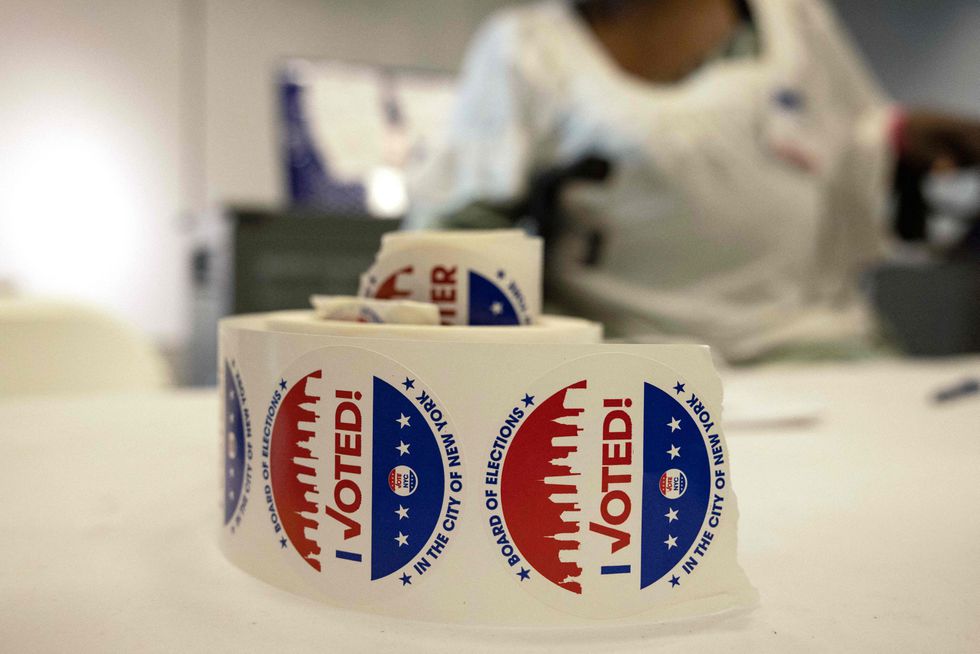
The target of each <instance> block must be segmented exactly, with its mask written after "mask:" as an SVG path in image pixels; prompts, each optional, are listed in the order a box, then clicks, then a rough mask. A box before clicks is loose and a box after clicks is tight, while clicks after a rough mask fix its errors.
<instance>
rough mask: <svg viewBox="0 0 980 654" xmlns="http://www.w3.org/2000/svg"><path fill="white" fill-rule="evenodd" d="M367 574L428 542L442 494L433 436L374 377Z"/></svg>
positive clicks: (408, 404) (404, 560)
mask: <svg viewBox="0 0 980 654" xmlns="http://www.w3.org/2000/svg"><path fill="white" fill-rule="evenodd" d="M373 411H374V413H373V424H374V427H373V429H374V439H373V444H372V447H373V449H374V452H373V454H372V466H373V474H372V477H373V480H372V482H371V485H372V488H371V491H372V494H371V497H372V498H373V500H372V501H373V504H372V508H371V511H372V515H371V579H372V580H374V579H381V578H382V577H387V576H388V575H390V574H391V573H393V572H396V571H397V570H400V569H401V568H403V567H404V566H406V565H408V564H409V563H410V562H411V561H412V559H413V558H415V557H416V556H418V555H419V554H420V553H421V552H422V550H423V549H424V548H425V547H426V545H427V544H428V541H429V538H431V536H432V533H433V532H434V531H435V529H436V525H437V524H438V521H439V516H440V515H441V513H442V505H443V500H444V499H445V477H444V474H445V471H444V469H443V463H442V454H441V452H440V449H439V443H438V442H437V441H438V439H437V436H436V435H435V434H434V433H433V431H432V428H431V427H429V423H428V422H427V421H426V419H425V416H424V415H423V414H422V412H421V411H420V410H419V407H418V405H416V404H415V403H414V402H413V401H412V399H411V398H409V397H406V396H405V395H403V394H402V392H401V391H400V390H399V389H398V388H396V387H394V386H392V385H391V384H389V383H388V382H386V381H384V380H383V379H379V378H378V377H375V378H374V410H373Z"/></svg>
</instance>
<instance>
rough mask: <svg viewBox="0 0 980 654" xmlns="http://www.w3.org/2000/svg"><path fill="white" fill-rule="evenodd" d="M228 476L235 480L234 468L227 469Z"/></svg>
mask: <svg viewBox="0 0 980 654" xmlns="http://www.w3.org/2000/svg"><path fill="white" fill-rule="evenodd" d="M228 476H229V477H231V478H232V479H234V478H235V469H234V468H228Z"/></svg>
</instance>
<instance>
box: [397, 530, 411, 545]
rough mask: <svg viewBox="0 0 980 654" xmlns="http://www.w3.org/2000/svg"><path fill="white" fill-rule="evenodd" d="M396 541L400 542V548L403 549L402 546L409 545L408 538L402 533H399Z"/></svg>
mask: <svg viewBox="0 0 980 654" xmlns="http://www.w3.org/2000/svg"><path fill="white" fill-rule="evenodd" d="M395 540H396V541H398V547H401V546H402V545H408V536H406V535H405V534H403V533H402V532H400V531H399V532H398V535H397V536H395Z"/></svg>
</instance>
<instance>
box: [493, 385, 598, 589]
mask: <svg viewBox="0 0 980 654" xmlns="http://www.w3.org/2000/svg"><path fill="white" fill-rule="evenodd" d="M587 386H588V384H587V381H586V380H584V379H583V380H581V381H579V382H576V383H574V384H571V385H569V386H566V387H565V388H563V389H562V390H560V391H558V392H557V393H555V394H554V395H552V396H551V397H549V398H548V399H547V400H545V401H544V402H542V403H541V404H540V405H538V407H537V408H536V409H535V410H534V411H533V412H532V413H531V415H530V416H528V417H527V419H526V420H525V422H524V424H523V425H521V427H520V428H519V429H518V430H517V433H516V434H515V435H514V439H513V441H512V442H511V444H510V446H509V448H508V450H507V456H506V460H505V462H504V467H503V473H502V477H501V488H500V493H501V504H502V507H503V512H504V519H505V520H506V522H507V528H508V530H509V531H510V534H511V538H513V540H514V544H515V545H516V546H517V548H518V549H519V550H520V552H521V554H522V555H524V558H526V559H527V561H528V563H530V564H531V565H532V566H533V567H534V569H535V570H537V571H538V573H539V574H541V575H542V576H544V577H545V578H547V579H549V580H550V581H552V582H553V583H555V584H556V585H558V586H559V587H561V588H564V589H565V590H568V591H570V592H573V593H578V594H581V593H582V584H581V583H580V582H579V581H578V580H577V579H578V577H579V576H580V575H581V573H582V568H581V566H579V565H578V564H577V563H575V561H574V560H567V561H563V560H562V558H563V554H564V556H565V558H568V559H574V556H575V554H576V553H577V550H578V549H579V548H580V546H581V543H580V541H579V540H578V539H577V537H574V536H571V535H572V534H578V533H579V531H580V529H581V526H580V523H579V521H578V520H568V519H566V517H565V516H566V515H567V514H569V513H578V512H579V511H580V507H579V505H578V503H577V502H575V501H569V500H566V499H564V498H566V497H569V496H571V497H577V495H578V485H577V479H576V478H577V477H578V476H579V473H577V472H575V471H574V470H573V468H572V466H570V465H566V464H565V463H564V461H565V460H566V459H567V458H568V457H569V456H570V455H572V454H574V453H575V452H577V451H578V446H577V445H569V444H564V443H562V444H556V442H555V440H556V439H565V438H568V437H575V438H577V437H578V436H579V434H580V433H581V431H582V427H581V426H579V425H577V424H575V421H574V420H570V419H574V418H577V417H578V416H579V415H581V414H582V412H583V411H584V409H582V408H574V407H567V406H566V405H565V402H566V399H567V397H566V396H567V394H568V391H569V390H571V389H585V388H587ZM563 496H564V497H563Z"/></svg>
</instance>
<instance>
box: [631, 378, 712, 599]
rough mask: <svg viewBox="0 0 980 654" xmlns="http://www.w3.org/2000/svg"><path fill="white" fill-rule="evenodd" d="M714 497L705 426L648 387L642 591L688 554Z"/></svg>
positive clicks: (645, 387) (645, 394) (645, 397)
mask: <svg viewBox="0 0 980 654" xmlns="http://www.w3.org/2000/svg"><path fill="white" fill-rule="evenodd" d="M710 499H711V464H710V461H709V455H708V449H707V446H706V445H705V440H704V438H702V436H701V431H700V428H699V427H698V425H697V424H695V422H694V419H693V418H692V417H691V414H689V413H688V412H687V411H686V410H685V408H684V406H683V405H682V404H681V403H680V402H678V401H677V400H676V399H675V398H674V397H671V396H670V395H669V394H668V393H666V392H664V391H662V390H661V389H659V388H657V387H656V386H653V385H651V384H644V385H643V511H642V513H643V515H642V524H641V528H640V529H641V532H640V552H641V563H640V588H646V587H647V586H649V585H651V584H653V583H655V582H656V581H658V580H659V579H662V578H663V577H664V575H666V574H667V573H668V572H670V570H672V569H673V568H674V566H676V565H677V564H678V563H680V561H681V559H682V558H684V557H685V556H686V554H687V553H688V551H689V550H690V549H691V546H693V545H694V544H695V542H696V541H697V539H698V537H699V536H700V534H701V525H702V523H703V522H704V517H705V514H706V513H707V511H708V503H709V501H710Z"/></svg>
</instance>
